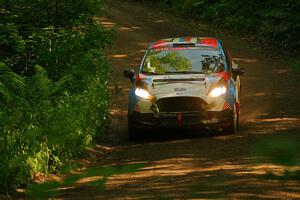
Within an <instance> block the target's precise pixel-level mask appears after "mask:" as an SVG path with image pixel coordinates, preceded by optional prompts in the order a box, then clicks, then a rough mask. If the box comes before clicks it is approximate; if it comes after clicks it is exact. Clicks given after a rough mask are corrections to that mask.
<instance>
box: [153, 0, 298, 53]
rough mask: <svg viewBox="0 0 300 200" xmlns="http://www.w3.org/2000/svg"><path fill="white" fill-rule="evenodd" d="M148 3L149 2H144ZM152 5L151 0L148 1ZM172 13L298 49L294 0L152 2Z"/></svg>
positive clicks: (293, 49) (296, 8)
mask: <svg viewBox="0 0 300 200" xmlns="http://www.w3.org/2000/svg"><path fill="white" fill-rule="evenodd" d="M148 1H149V0H148ZM151 2H152V0H151ZM156 2H161V3H164V4H167V5H168V6H170V7H171V8H172V9H173V11H174V12H181V13H184V14H185V15H187V16H189V17H191V18H193V19H198V20H201V21H204V22H207V23H213V24H216V25H218V26H221V27H226V28H229V29H231V30H235V31H239V32H244V33H250V34H253V35H255V36H256V38H258V39H261V40H267V41H270V42H272V43H273V44H275V45H277V46H278V47H280V48H281V49H288V50H289V51H294V52H297V51H299V50H300V37H299V35H300V14H299V10H300V1H298V0H286V1H281V0H266V1H260V0H247V1H246V0H242V1H241V0H156Z"/></svg>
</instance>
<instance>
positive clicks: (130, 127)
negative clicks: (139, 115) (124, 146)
mask: <svg viewBox="0 0 300 200" xmlns="http://www.w3.org/2000/svg"><path fill="white" fill-rule="evenodd" d="M127 122H128V137H129V139H130V140H136V139H138V134H137V132H138V129H137V128H135V127H134V126H133V122H132V116H130V115H128V120H127Z"/></svg>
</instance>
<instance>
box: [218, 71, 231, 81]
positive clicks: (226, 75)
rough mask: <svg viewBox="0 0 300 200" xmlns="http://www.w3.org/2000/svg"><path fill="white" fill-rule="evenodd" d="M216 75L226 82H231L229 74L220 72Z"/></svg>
mask: <svg viewBox="0 0 300 200" xmlns="http://www.w3.org/2000/svg"><path fill="white" fill-rule="evenodd" d="M216 75H217V76H219V77H221V78H223V79H224V80H225V81H228V80H229V74H228V73H227V72H219V73H216Z"/></svg>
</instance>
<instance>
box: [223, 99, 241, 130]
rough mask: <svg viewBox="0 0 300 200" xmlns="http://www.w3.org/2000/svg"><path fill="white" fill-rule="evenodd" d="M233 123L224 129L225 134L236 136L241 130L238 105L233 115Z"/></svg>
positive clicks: (235, 105)
mask: <svg viewBox="0 0 300 200" xmlns="http://www.w3.org/2000/svg"><path fill="white" fill-rule="evenodd" d="M232 115H233V116H232V119H231V123H230V125H229V126H227V127H225V128H224V129H223V133H225V134H236V133H237V132H238V129H239V109H238V107H237V104H236V103H235V104H234V108H233V114H232Z"/></svg>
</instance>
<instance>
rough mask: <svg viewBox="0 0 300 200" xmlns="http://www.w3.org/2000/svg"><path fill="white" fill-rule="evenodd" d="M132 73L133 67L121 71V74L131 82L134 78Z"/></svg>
mask: <svg viewBox="0 0 300 200" xmlns="http://www.w3.org/2000/svg"><path fill="white" fill-rule="evenodd" d="M134 75H135V71H134V69H128V70H125V71H123V76H124V77H125V78H130V80H131V82H132V83H133V80H134Z"/></svg>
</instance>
